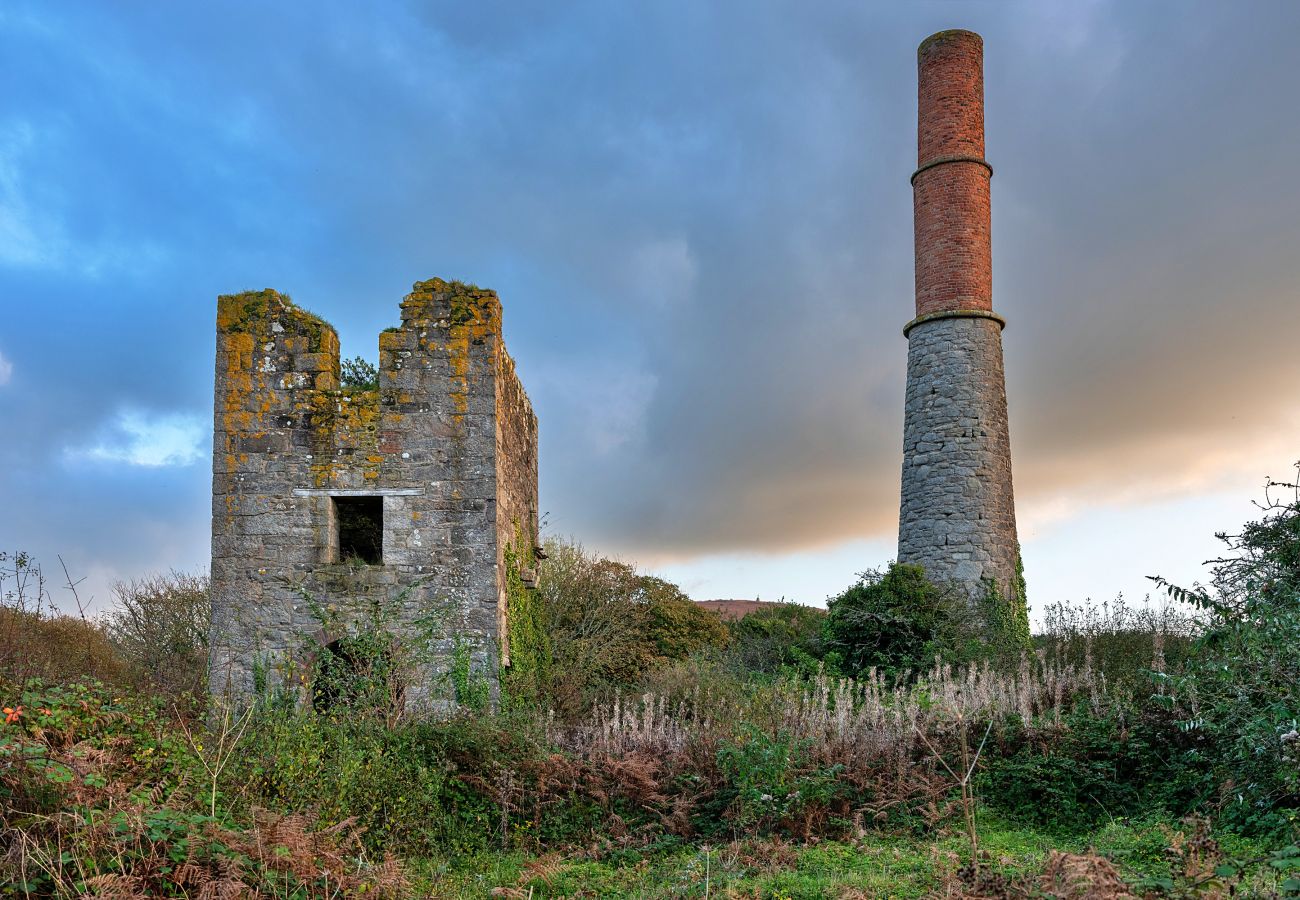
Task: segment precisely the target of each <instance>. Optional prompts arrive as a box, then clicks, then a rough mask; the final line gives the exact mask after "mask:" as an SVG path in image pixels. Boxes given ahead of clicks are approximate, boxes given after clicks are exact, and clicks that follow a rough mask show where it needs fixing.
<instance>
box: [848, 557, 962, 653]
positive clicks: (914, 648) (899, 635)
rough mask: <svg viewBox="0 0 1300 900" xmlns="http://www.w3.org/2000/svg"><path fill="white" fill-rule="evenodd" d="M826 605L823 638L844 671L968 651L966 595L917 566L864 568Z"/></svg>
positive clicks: (893, 564) (891, 565)
mask: <svg viewBox="0 0 1300 900" xmlns="http://www.w3.org/2000/svg"><path fill="white" fill-rule="evenodd" d="M829 605H830V613H829V615H828V616H827V618H826V638H827V643H828V644H829V645H830V647H831V648H832V649H834V650H835V651H837V652H838V653H839V654H840V656H841V657H842V659H843V665H844V668H845V670H846V671H847V672H848V673H849V674H858V673H862V672H866V671H867V670H869V669H872V668H879V669H882V670H885V671H888V672H903V671H909V670H910V671H919V670H922V669H924V668H926V667H928V666H929V665H930V664H931V662H932V661H933V660H934V659H935V657H936V656H938V657H943V658H946V659H950V660H953V659H961V658H967V657H969V655H970V647H969V646H968V644H969V641H970V634H971V623H970V612H969V606H968V603H967V602H966V599H965V598H964V597H962V596H960V594H959V593H958V591H957V590H956V589H954V588H950V587H941V586H939V585H936V584H934V583H933V582H931V581H930V580H929V579H928V578H926V576H925V570H924V569H923V568H922V567H921V566H917V565H909V564H906V563H891V564H890V566H889V568H888V569H887V570H885V571H884V572H880V571H876V570H872V571H868V572H864V573H863V574H861V575H860V576H858V582H857V584H855V585H853V586H852V587H850V588H849V589H848V590H846V591H845V592H844V593H842V594H840V595H839V596H838V597H835V598H834V599H832V600H831V601H830V604H829Z"/></svg>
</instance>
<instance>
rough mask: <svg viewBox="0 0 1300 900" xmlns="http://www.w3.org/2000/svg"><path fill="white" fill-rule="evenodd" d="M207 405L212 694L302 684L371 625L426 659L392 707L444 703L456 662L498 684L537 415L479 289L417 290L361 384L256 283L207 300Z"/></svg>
mask: <svg viewBox="0 0 1300 900" xmlns="http://www.w3.org/2000/svg"><path fill="white" fill-rule="evenodd" d="M215 401H216V402H215V433H214V437H213V456H212V459H213V463H212V471H213V477H212V482H213V497H212V633H211V689H212V690H213V692H215V693H223V692H230V693H234V694H248V693H250V692H252V691H255V690H264V689H266V688H268V687H273V686H275V685H281V686H285V685H290V686H293V685H298V684H302V685H306V684H308V681H307V678H306V676H308V675H309V673H310V671H311V667H312V665H313V664H314V662H315V659H316V658H317V657H318V656H319V655H320V654H324V653H336V654H338V653H342V654H343V655H344V656H346V649H343V650H340V647H341V646H342V645H341V643H340V642H341V641H345V640H346V639H347V636H348V634H349V633H350V632H351V631H352V630H353V629H356V628H359V627H362V626H363V624H364V623H366V622H371V621H376V620H377V621H378V622H380V623H382V626H383V627H384V628H385V629H386V630H388V631H389V632H391V633H393V634H395V635H396V636H397V637H398V638H399V639H409V641H410V643H411V645H412V646H417V645H418V646H420V647H422V648H424V649H423V652H422V653H420V654H417V655H416V656H415V657H413V658H412V660H411V661H410V662H411V663H412V665H413V667H414V668H413V675H412V676H411V677H409V678H408V679H407V680H406V682H405V683H404V684H402V685H401V686H400V688H401V694H402V696H401V698H400V700H401V702H402V703H403V704H405V706H407V707H408V708H410V707H415V706H425V707H428V708H434V709H438V708H443V709H445V708H447V707H448V706H450V705H451V704H452V703H453V702H454V687H453V685H451V684H450V674H451V672H452V670H453V668H454V667H455V668H457V669H458V671H459V673H460V675H459V677H461V678H462V679H463V678H465V677H474V678H480V679H483V680H484V681H485V682H486V683H487V684H488V685H489V686H490V687H491V688H492V689H493V690H495V689H496V678H497V673H498V667H499V665H505V664H508V662H509V659H508V656H509V640H508V626H509V623H508V616H509V608H510V597H511V596H512V594H511V585H512V584H514V585H515V586H516V589H517V588H518V585H519V584H520V583H521V582H522V583H527V582H528V581H530V580H531V578H532V573H531V572H530V570H529V568H528V565H529V563H528V561H529V560H531V559H532V554H533V549H534V547H535V545H536V542H537V418H536V417H535V416H534V414H533V411H532V407H531V405H530V403H529V401H528V396H527V394H526V393H525V392H524V389H523V386H522V385H521V383H520V381H519V378H518V376H517V375H516V373H515V366H514V362H513V361H512V360H511V358H510V355H509V354H508V353H507V352H506V348H505V344H504V342H503V341H502V337H501V303H500V301H499V299H498V298H497V295H496V293H495V292H493V291H488V290H481V289H479V288H476V287H472V286H468V285H464V284H460V283H457V282H447V281H443V280H441V279H436V278H435V279H433V280H431V281H423V282H419V283H417V284H415V285H414V287H413V289H412V291H411V293H410V294H409V295H407V296H406V298H405V299H404V300H403V301H402V304H401V325H400V326H399V327H396V328H389V329H386V330H385V331H384V332H383V333H381V334H380V336H379V372H378V383H377V385H374V386H364V387H360V388H358V387H351V388H347V387H344V386H342V385H341V382H340V360H339V341H338V335H337V334H336V332H335V331H334V328H333V327H332V326H330V325H329V324H328V323H326V322H324V321H322V320H321V319H319V318H318V317H316V316H314V315H312V314H311V313H309V312H307V311H306V310H303V309H301V308H300V307H298V306H295V305H294V303H293V302H292V301H291V300H290V299H289V298H288V297H287V296H285V295H283V294H279V293H277V292H275V291H273V290H265V291H259V292H249V293H243V294H235V295H230V296H223V297H221V298H219V300H218V311H217V358H216V397H215ZM300 676H303V677H301V678H300ZM298 689H302V688H298Z"/></svg>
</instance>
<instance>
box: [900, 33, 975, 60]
mask: <svg viewBox="0 0 1300 900" xmlns="http://www.w3.org/2000/svg"><path fill="white" fill-rule="evenodd" d="M972 39H973V40H974V42H975V43H976V44H978V45H979V46H980V48H981V49H982V48H983V47H984V38H983V37H981V36H980V35H979V34H978V33H977V32H974V31H968V30H967V29H965V28H946V29H944V30H943V31H936V32H935V33H934V34H932V35H930V36H929V37H928V38H926V39H925V40H923V41H921V43H920V45H919V46H918V47H917V48H916V56H917V59H920V58H921V56H923V55H924V54H925V51H926V50H928V49H930V48H931V47H932V46H934V45H935V44H939V43H944V42H947V41H951V40H972Z"/></svg>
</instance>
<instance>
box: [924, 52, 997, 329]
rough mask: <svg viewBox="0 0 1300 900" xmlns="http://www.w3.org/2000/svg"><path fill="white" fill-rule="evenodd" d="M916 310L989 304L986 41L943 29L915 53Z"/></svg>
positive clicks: (990, 269) (980, 307) (940, 309)
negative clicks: (985, 99) (985, 93)
mask: <svg viewBox="0 0 1300 900" xmlns="http://www.w3.org/2000/svg"><path fill="white" fill-rule="evenodd" d="M917 67H918V70H919V79H918V87H919V97H918V103H917V111H918V115H919V119H918V127H917V160H916V164H917V170H916V174H914V175H913V176H912V196H913V202H914V204H915V205H914V210H915V222H916V314H917V315H918V316H924V315H928V314H929V313H934V312H942V311H945V310H955V309H982V310H991V309H992V308H993V274H992V260H991V256H990V251H989V178H990V177H991V176H992V174H993V169H992V168H991V167H990V166H989V164H988V163H987V162H985V161H984V41H983V40H982V39H981V38H980V36H979V35H978V34H975V33H974V32H970V31H941V32H939V33H938V34H935V35H932V36H930V37H928V38H926V39H925V41H924V42H922V44H921V46H920V48H919V49H918V50H917Z"/></svg>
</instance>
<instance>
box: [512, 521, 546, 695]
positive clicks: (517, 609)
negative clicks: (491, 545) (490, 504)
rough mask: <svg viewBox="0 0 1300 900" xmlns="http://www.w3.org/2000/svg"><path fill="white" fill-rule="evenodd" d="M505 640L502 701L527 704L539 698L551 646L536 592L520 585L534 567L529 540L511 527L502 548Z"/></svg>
mask: <svg viewBox="0 0 1300 900" xmlns="http://www.w3.org/2000/svg"><path fill="white" fill-rule="evenodd" d="M505 557H506V640H507V642H508V651H509V655H508V658H509V661H510V664H509V666H503V667H502V669H501V691H502V699H503V700H504V701H506V702H523V703H526V702H529V701H532V700H536V699H537V698H538V697H539V696H540V694H541V688H542V686H543V684H544V683H545V680H546V677H547V675H548V674H549V671H550V666H551V642H550V638H549V636H548V635H547V633H546V625H545V622H543V620H542V610H541V604H540V598H539V597H538V595H537V591H536V590H534V589H533V588H530V587H528V586H527V585H526V584H524V581H523V577H522V572H523V570H524V569H530V570H531V569H533V568H534V567H535V566H536V565H537V556H536V553H535V551H534V549H533V541H532V539H531V537H529V538H528V539H525V535H524V529H523V528H522V527H521V526H520V524H519V523H518V522H516V523H515V539H514V541H513V542H512V543H511V544H510V545H509V546H508V547H506V550H505Z"/></svg>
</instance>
